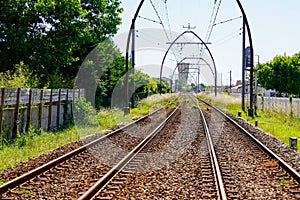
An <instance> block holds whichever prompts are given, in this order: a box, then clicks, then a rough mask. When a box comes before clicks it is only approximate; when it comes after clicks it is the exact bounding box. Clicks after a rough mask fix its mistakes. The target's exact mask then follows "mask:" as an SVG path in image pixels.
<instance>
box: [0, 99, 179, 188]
mask: <svg viewBox="0 0 300 200" xmlns="http://www.w3.org/2000/svg"><path fill="white" fill-rule="evenodd" d="M176 103H177V101H176V95H170V94H167V95H153V96H150V97H149V98H147V99H144V100H142V101H140V102H139V104H138V106H137V108H134V109H132V110H131V112H130V115H127V116H124V113H123V111H122V110H116V109H101V110H100V111H99V112H98V113H97V115H96V119H97V122H98V124H97V125H93V126H72V127H70V128H67V129H65V130H63V131H60V132H52V133H46V132H43V131H36V130H34V129H32V128H31V129H30V130H29V132H28V133H26V134H25V135H19V137H18V138H17V139H16V140H15V142H14V143H11V144H4V145H2V149H0V173H3V172H4V171H5V170H6V169H8V168H11V167H14V166H16V165H17V164H18V163H20V162H24V161H27V160H28V159H30V158H32V157H35V156H38V155H40V154H43V153H45V152H47V151H49V150H52V149H55V148H58V147H61V146H63V145H65V144H68V143H70V142H73V141H77V140H79V139H80V138H83V137H85V136H87V135H91V134H95V133H99V134H101V133H103V131H104V130H105V129H109V128H113V127H114V126H116V125H117V124H121V123H127V122H130V121H132V120H133V119H134V118H137V117H140V116H142V115H145V114H148V113H149V112H151V111H153V110H155V109H156V108H158V107H166V108H168V107H172V106H173V107H174V106H175V104H176ZM0 147H1V145H0ZM0 185H1V180H0Z"/></svg>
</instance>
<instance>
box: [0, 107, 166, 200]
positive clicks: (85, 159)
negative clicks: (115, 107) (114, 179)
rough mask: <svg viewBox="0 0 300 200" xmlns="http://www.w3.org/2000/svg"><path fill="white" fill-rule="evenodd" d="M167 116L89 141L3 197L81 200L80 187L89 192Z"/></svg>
mask: <svg viewBox="0 0 300 200" xmlns="http://www.w3.org/2000/svg"><path fill="white" fill-rule="evenodd" d="M165 115H166V112H165V110H163V109H158V110H156V111H155V112H153V113H151V114H149V115H146V116H144V117H143V118H140V119H139V120H137V121H135V122H133V123H130V124H128V125H127V126H125V127H122V128H120V129H118V130H116V131H113V132H111V133H109V134H107V135H104V136H102V137H100V138H97V139H93V137H91V138H89V139H88V140H89V141H90V142H89V143H88V144H86V145H84V146H82V147H80V148H78V149H75V150H73V151H71V152H69V153H67V154H64V155H63V156H60V157H58V158H56V159H54V160H51V161H50V162H48V163H46V164H44V165H41V166H39V167H37V168H35V169H33V170H31V171H29V172H27V173H25V174H22V175H20V176H17V177H16V178H14V179H12V180H9V181H8V182H7V183H5V184H3V185H1V186H0V193H1V198H2V199H28V198H30V199H36V198H45V197H47V198H48V199H51V198H52V199H66V198H78V193H79V192H80V191H79V188H82V190H83V191H85V189H86V188H88V187H89V185H92V184H94V183H95V182H96V181H97V180H98V179H99V178H100V177H102V176H103V174H105V172H107V171H109V170H110V168H111V166H112V165H113V163H114V162H116V161H117V160H118V159H120V157H122V155H125V154H126V152H127V151H131V150H132V149H133V148H134V146H135V145H136V144H138V143H139V142H140V141H141V140H143V139H144V138H143V137H144V136H143V134H140V133H139V132H140V131H139V130H140V129H141V128H142V129H143V130H144V132H149V131H152V130H153V129H154V128H155V127H156V126H157V125H158V124H159V123H161V121H162V120H163V119H164V118H165V117H166V116H165ZM91 140H92V141H91ZM107 155H110V156H107Z"/></svg>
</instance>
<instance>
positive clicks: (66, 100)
mask: <svg viewBox="0 0 300 200" xmlns="http://www.w3.org/2000/svg"><path fill="white" fill-rule="evenodd" d="M0 91H1V92H0V100H1V101H0V136H2V137H3V132H5V133H6V134H5V138H6V139H12V138H13V137H14V136H15V134H16V133H17V132H18V131H19V132H25V131H27V130H28V129H29V127H30V126H31V125H32V126H33V127H34V128H36V129H43V130H46V131H49V130H52V129H58V128H59V127H60V126H61V125H62V124H64V122H65V121H66V120H69V119H70V118H71V117H72V116H73V106H72V104H74V100H75V99H76V98H83V97H84V96H85V91H84V90H83V89H21V88H0Z"/></svg>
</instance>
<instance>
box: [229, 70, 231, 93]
mask: <svg viewBox="0 0 300 200" xmlns="http://www.w3.org/2000/svg"><path fill="white" fill-rule="evenodd" d="M231 81H232V77H231V70H230V71H229V93H231Z"/></svg>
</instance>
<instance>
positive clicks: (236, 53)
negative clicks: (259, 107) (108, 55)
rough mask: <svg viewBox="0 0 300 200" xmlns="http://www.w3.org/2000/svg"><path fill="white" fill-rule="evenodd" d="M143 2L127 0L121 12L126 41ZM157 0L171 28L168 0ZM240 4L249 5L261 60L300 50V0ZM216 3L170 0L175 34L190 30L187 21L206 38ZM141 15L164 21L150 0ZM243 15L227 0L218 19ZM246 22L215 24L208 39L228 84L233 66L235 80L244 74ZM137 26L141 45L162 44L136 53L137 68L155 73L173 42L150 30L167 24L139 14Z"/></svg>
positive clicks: (173, 63) (257, 0) (256, 51)
mask: <svg viewBox="0 0 300 200" xmlns="http://www.w3.org/2000/svg"><path fill="white" fill-rule="evenodd" d="M139 2H140V1H139V0H123V1H122V7H123V8H124V13H123V14H122V20H123V24H122V25H121V26H120V27H119V28H120V30H119V33H118V35H122V34H124V36H123V37H121V38H123V40H126V39H125V38H126V37H125V35H126V32H127V31H128V30H129V26H130V23H131V19H132V17H133V15H134V13H135V10H136V8H137V6H138V4H139ZM152 2H153V4H154V6H155V7H156V9H157V11H158V13H159V15H160V17H161V19H162V20H163V22H164V24H165V26H166V27H168V26H167V17H166V12H165V7H164V4H163V3H160V2H163V0H152ZM241 3H242V4H243V6H244V9H245V11H246V14H247V17H248V20H249V23H250V28H251V32H252V37H253V46H254V54H255V55H259V58H260V62H267V61H270V60H272V58H273V57H274V56H276V55H284V53H286V55H293V54H295V53H297V52H299V51H300V40H299V38H298V37H299V36H300V26H299V25H300V22H299V19H300V14H299V8H300V1H298V0H285V1H283V0H251V1H250V0H249V1H246V0H241ZM213 6H214V0H185V1H183V0H168V1H167V7H168V17H169V22H170V28H171V30H172V33H173V34H172V36H173V39H174V37H176V36H177V35H179V34H180V33H182V32H183V31H185V30H186V29H184V28H183V26H187V25H188V23H190V24H191V26H196V29H193V31H194V32H195V33H196V34H198V35H199V36H200V37H201V38H202V39H205V38H206V35H207V31H208V26H209V22H210V18H211V14H212V10H213ZM140 16H142V17H145V18H149V19H152V20H155V21H159V19H158V17H157V15H156V13H155V11H154V9H153V7H152V5H151V3H150V0H145V3H144V6H143V8H142V10H141V12H140ZM239 16H241V13H240V11H239V9H238V6H237V4H236V1H235V0H226V1H225V0H223V1H222V2H221V6H220V9H219V13H218V15H217V19H216V22H217V23H218V22H221V21H225V20H228V19H232V18H236V17H239ZM241 27H242V21H241V19H236V20H234V21H231V22H227V23H224V24H219V25H215V26H214V28H213V32H212V35H211V37H210V39H209V42H211V44H209V45H208V46H209V48H210V50H211V52H212V54H213V56H214V59H215V62H216V66H217V69H218V72H219V73H222V77H223V79H222V82H223V84H228V79H229V71H230V70H232V71H233V73H232V75H233V81H234V82H235V81H236V80H239V79H241V73H242V71H241V63H242V58H241V49H242V36H241V35H240V34H239V33H241V30H240V28H241ZM136 29H137V30H138V31H139V32H137V35H138V37H137V46H139V45H141V43H144V45H145V43H147V42H149V43H147V45H148V46H149V44H150V43H151V42H152V43H153V46H154V47H155V48H156V47H158V46H157V45H158V43H159V44H160V48H161V49H160V50H149V49H146V48H144V47H145V46H143V45H142V46H143V48H144V49H143V50H140V51H139V52H137V55H136V57H137V58H136V66H137V68H138V67H141V68H142V69H143V71H145V72H146V71H147V72H149V73H150V74H151V73H152V74H156V72H158V71H159V66H160V64H161V62H162V57H163V56H164V51H165V50H164V48H167V46H168V45H166V42H168V41H167V38H166V37H165V36H164V34H163V32H160V33H158V32H156V33H154V32H155V31H154V32H151V31H150V30H149V29H155V30H156V29H162V26H161V25H160V24H158V23H153V22H150V21H148V20H145V19H142V18H138V19H137V22H136ZM167 29H168V28H167ZM148 30H149V31H148ZM176 34H177V35H176ZM117 37H118V36H117ZM155 45H156V46H155ZM120 46H121V45H120ZM150 46H151V45H150ZM178 48H179V47H178ZM188 48H189V49H190V51H197V48H196V49H193V50H192V48H190V47H188ZM122 49H123V48H121V51H122ZM145 49H146V50H145ZM187 54H188V53H187ZM187 54H186V55H187ZM191 54H197V52H195V53H193V52H191ZM175 60H176V59H175V58H174V57H173V58H172V55H169V56H168V59H167V61H166V65H168V67H169V68H170V70H169V71H164V76H169V73H170V71H172V69H174V68H175V66H176V61H175ZM257 60H258V56H255V60H254V61H255V62H257ZM156 65H157V66H156ZM143 66H144V68H143ZM149 66H154V67H152V69H151V70H152V72H150V71H151V70H150V71H148V68H150V67H149ZM202 79H203V81H201V82H205V80H204V79H205V77H202Z"/></svg>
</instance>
